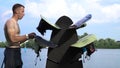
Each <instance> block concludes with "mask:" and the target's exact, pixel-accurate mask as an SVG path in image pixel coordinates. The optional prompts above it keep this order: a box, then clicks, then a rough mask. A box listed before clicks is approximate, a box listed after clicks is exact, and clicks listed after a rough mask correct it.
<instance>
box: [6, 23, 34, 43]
mask: <svg viewBox="0 0 120 68" xmlns="http://www.w3.org/2000/svg"><path fill="white" fill-rule="evenodd" d="M7 31H8V35H9V39H10V41H11V42H13V43H14V42H20V43H23V42H25V41H26V40H28V39H32V38H34V35H35V33H30V34H29V35H28V37H27V36H26V35H22V36H20V35H19V34H18V33H17V31H16V30H15V24H14V23H13V22H9V23H8V24H7Z"/></svg>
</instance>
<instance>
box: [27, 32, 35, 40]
mask: <svg viewBox="0 0 120 68" xmlns="http://www.w3.org/2000/svg"><path fill="white" fill-rule="evenodd" d="M35 36H36V34H35V33H34V32H32V33H29V34H28V37H29V39H33V38H35Z"/></svg>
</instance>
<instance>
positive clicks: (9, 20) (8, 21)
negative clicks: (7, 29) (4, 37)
mask: <svg viewBox="0 0 120 68" xmlns="http://www.w3.org/2000/svg"><path fill="white" fill-rule="evenodd" d="M12 23H14V21H13V20H12V19H8V20H7V21H6V24H8V25H9V24H12Z"/></svg>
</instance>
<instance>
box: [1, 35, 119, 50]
mask: <svg viewBox="0 0 120 68" xmlns="http://www.w3.org/2000/svg"><path fill="white" fill-rule="evenodd" d="M86 35H88V34H87V33H84V34H83V35H81V36H79V37H80V38H82V37H84V36H86ZM94 44H95V47H96V48H111V49H119V48H120V41H115V40H114V39H111V38H106V39H99V40H96V41H95V42H94ZM6 45H8V44H7V42H0V47H3V48H4V47H6ZM34 45H36V44H35V42H34V40H29V41H28V42H26V43H23V44H21V46H22V47H25V46H26V47H28V48H32V46H34Z"/></svg>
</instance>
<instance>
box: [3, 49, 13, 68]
mask: <svg viewBox="0 0 120 68" xmlns="http://www.w3.org/2000/svg"><path fill="white" fill-rule="evenodd" d="M4 56H5V59H4V64H5V66H4V68H15V60H14V54H13V51H12V50H11V49H9V48H6V49H5V53H4Z"/></svg>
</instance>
